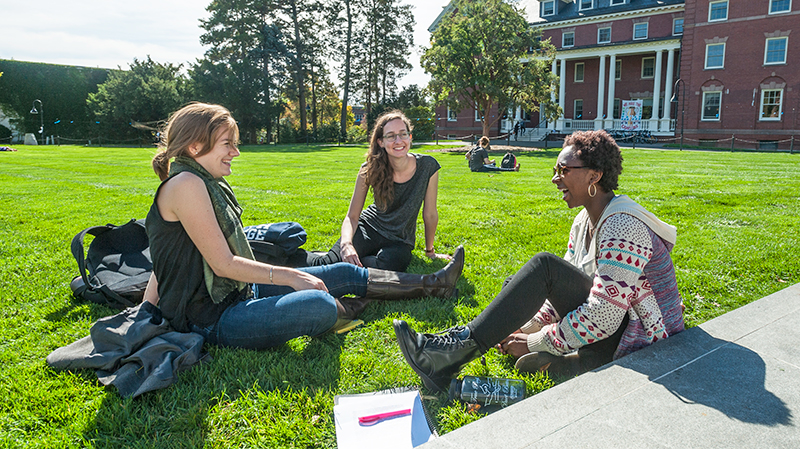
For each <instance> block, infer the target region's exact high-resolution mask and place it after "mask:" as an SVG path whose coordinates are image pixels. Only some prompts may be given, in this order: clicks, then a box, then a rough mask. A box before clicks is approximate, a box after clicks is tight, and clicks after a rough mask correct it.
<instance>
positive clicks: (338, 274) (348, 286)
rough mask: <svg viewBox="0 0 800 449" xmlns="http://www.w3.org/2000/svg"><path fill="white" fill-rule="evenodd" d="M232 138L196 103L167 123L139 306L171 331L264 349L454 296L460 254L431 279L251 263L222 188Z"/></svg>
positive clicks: (156, 165) (221, 113) (217, 109)
mask: <svg viewBox="0 0 800 449" xmlns="http://www.w3.org/2000/svg"><path fill="white" fill-rule="evenodd" d="M238 139H239V129H238V127H237V126H236V122H235V121H234V119H233V117H231V114H230V112H228V110H227V109H225V108H224V107H222V106H218V105H210V104H203V103H193V104H190V105H188V106H185V107H183V108H181V109H180V110H179V111H177V112H175V113H174V114H173V115H172V116H171V117H170V119H169V122H168V124H167V127H166V130H165V132H164V133H163V141H162V149H161V151H160V152H159V153H158V154H156V156H155V157H154V158H153V169H154V170H155V172H156V174H158V176H159V178H161V180H162V182H161V185H160V186H159V187H158V190H157V191H156V194H155V198H154V201H153V205H152V206H151V207H150V211H149V213H148V214H147V220H146V227H147V235H148V238H149V240H150V254H151V256H152V258H153V275H152V276H151V277H150V283H149V284H148V286H147V290H146V291H145V300H147V301H149V302H151V303H153V304H156V305H158V306H159V308H160V309H161V311H162V312H163V315H164V317H165V318H167V319H168V320H169V321H170V323H171V324H172V326H173V327H174V328H175V329H176V330H178V331H181V332H189V331H192V332H197V333H199V334H201V335H203V336H204V337H205V338H206V340H207V341H208V342H210V343H212V344H217V345H221V346H234V347H241V348H249V349H262V348H268V347H271V346H276V345H280V344H283V343H284V342H286V341H288V340H290V339H292V338H295V337H298V336H301V335H311V336H315V335H320V334H322V333H324V332H327V331H330V330H337V329H341V328H343V327H345V326H347V325H349V324H350V322H351V320H352V319H353V318H354V317H355V315H356V314H357V313H358V312H360V311H361V310H362V309H363V307H364V306H365V305H366V303H367V301H368V300H369V299H364V298H374V299H403V298H414V297H423V296H444V297H446V296H450V295H451V294H452V292H453V290H454V288H455V283H456V280H457V279H458V277H459V275H460V274H461V270H462V268H463V265H464V250H463V248H462V247H459V248H458V249H457V250H456V254H455V255H454V257H453V261H452V262H451V263H450V264H448V265H447V266H445V267H444V268H443V269H441V270H439V271H438V272H436V273H434V274H429V275H417V274H406V273H392V272H386V271H383V270H376V269H366V268H361V267H357V266H355V265H352V264H346V263H338V264H333V265H328V266H323V267H310V268H300V269H293V268H287V267H282V266H273V265H268V264H264V263H260V262H257V261H256V260H255V259H254V257H253V253H252V251H251V249H250V246H249V244H248V242H247V239H246V238H245V235H244V231H243V229H242V222H241V214H242V209H241V207H240V206H239V203H238V202H237V201H236V197H235V196H234V194H233V190H232V189H231V186H230V185H229V184H228V183H227V181H225V176H228V175H230V174H231V163H232V161H233V159H234V158H236V157H237V156H239V149H238V148H237V145H236V144H237V141H238ZM173 158H174V161H172V162H170V161H171V160H172V159H173ZM344 295H355V296H357V297H359V298H341V297H342V296H344ZM337 298H340V299H337Z"/></svg>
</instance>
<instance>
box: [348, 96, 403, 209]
mask: <svg viewBox="0 0 800 449" xmlns="http://www.w3.org/2000/svg"><path fill="white" fill-rule="evenodd" d="M397 119H400V120H402V121H403V123H405V125H406V130H407V131H408V133H409V134H411V131H412V130H413V129H414V127H413V126H411V121H410V120H409V119H408V117H406V115H405V114H403V112H402V111H400V110H398V109H395V110H392V111H388V112H384V113H383V114H381V116H380V117H378V120H377V121H376V122H375V128H373V129H372V138H371V139H370V141H369V151H368V152H367V163H366V165H365V166H364V168H362V169H361V173H362V174H363V175H364V179H365V180H366V182H367V186H369V187H372V197H373V198H374V199H375V205H376V206H378V208H379V209H381V210H386V208H387V207H389V204H391V202H392V200H393V199H394V169H393V168H392V164H390V163H389V155H388V154H387V153H386V149H384V148H383V147H381V146H380V144H379V143H378V139H382V138H383V127H384V126H386V124H387V123H389V122H391V121H392V120H397Z"/></svg>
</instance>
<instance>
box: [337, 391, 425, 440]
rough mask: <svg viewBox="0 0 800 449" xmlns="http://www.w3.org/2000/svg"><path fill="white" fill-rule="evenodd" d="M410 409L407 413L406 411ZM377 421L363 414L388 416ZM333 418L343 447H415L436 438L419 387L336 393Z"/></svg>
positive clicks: (338, 438)
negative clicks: (369, 420) (364, 420)
mask: <svg viewBox="0 0 800 449" xmlns="http://www.w3.org/2000/svg"><path fill="white" fill-rule="evenodd" d="M406 410H408V411H410V412H408V413H403V412H404V411H406ZM392 414H394V415H395V416H391V417H388V418H380V419H377V422H375V423H374V424H362V423H360V422H359V418H364V417H370V416H376V415H378V416H387V415H392ZM333 418H334V423H335V426H336V444H337V446H338V448H339V449H360V448H365V449H366V448H370V449H372V448H377V447H379V448H382V449H393V448H397V449H401V448H402V449H406V448H414V447H417V446H419V445H421V444H423V443H427V442H428V441H430V440H431V439H433V438H436V433H435V432H434V431H433V430H432V429H433V428H434V427H433V426H432V425H431V424H430V422H429V420H428V417H427V415H426V413H425V409H424V408H423V407H422V398H421V397H420V394H419V391H418V390H398V389H393V390H384V391H378V392H375V393H363V394H351V395H339V396H336V397H334V406H333Z"/></svg>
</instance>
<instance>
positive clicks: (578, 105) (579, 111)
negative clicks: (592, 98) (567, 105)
mask: <svg viewBox="0 0 800 449" xmlns="http://www.w3.org/2000/svg"><path fill="white" fill-rule="evenodd" d="M572 117H573V118H574V119H575V120H582V119H583V100H575V109H574V110H573V114H572Z"/></svg>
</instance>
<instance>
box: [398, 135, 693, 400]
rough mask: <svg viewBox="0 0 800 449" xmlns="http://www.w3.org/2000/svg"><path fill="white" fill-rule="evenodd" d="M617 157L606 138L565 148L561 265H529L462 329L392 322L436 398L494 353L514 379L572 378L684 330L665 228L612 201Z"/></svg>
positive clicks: (542, 260) (561, 159)
mask: <svg viewBox="0 0 800 449" xmlns="http://www.w3.org/2000/svg"><path fill="white" fill-rule="evenodd" d="M621 172H622V154H621V152H620V149H619V147H618V146H617V144H616V142H614V139H612V138H611V137H610V136H609V135H608V134H607V133H606V132H605V131H589V132H576V133H574V134H572V135H571V136H569V137H567V139H566V140H565V141H564V149H563V150H562V151H561V153H560V154H559V155H558V161H557V163H556V166H555V167H553V178H552V180H551V181H552V182H553V184H555V185H556V187H557V188H558V190H559V191H561V192H562V194H563V196H562V199H563V200H564V201H565V202H566V203H567V206H568V207H569V208H574V207H579V206H583V208H584V209H583V210H582V211H581V212H580V213H579V214H578V216H577V217H576V218H575V220H574V222H573V223H572V228H571V230H570V234H569V243H568V245H567V253H566V255H565V256H564V258H563V259H562V258H560V257H557V256H555V255H553V254H549V253H539V254H537V255H536V256H534V257H533V258H532V259H531V260H530V261H528V263H526V264H525V266H523V267H522V269H521V270H519V272H517V273H516V274H515V275H513V276H512V277H511V278H509V279H507V280H506V284H505V285H504V287H503V288H502V289H501V291H500V294H498V295H497V297H496V298H495V299H494V301H492V303H491V304H489V306H488V307H487V308H486V309H485V310H484V311H483V312H481V313H480V315H478V317H476V318H475V319H474V320H472V321H471V322H470V323H469V324H467V325H466V326H458V327H455V328H451V329H448V330H446V331H444V332H442V333H439V334H422V333H416V332H414V331H413V330H412V329H411V328H410V327H409V326H408V324H407V323H406V322H405V321H400V320H395V321H394V329H395V334H396V336H397V339H398V342H399V344H400V349H401V350H402V352H403V355H404V356H405V358H406V361H408V363H409V364H410V365H411V367H412V368H413V369H414V371H416V372H417V374H419V376H420V377H422V379H423V381H424V382H425V385H426V386H427V387H428V388H431V389H433V390H442V389H444V388H445V387H446V386H447V385H448V384H449V382H450V378H451V377H452V376H455V375H456V374H457V373H458V372H459V370H460V369H461V367H462V366H463V365H464V364H466V363H468V362H470V361H471V360H473V359H475V358H476V357H478V356H480V355H481V354H482V353H484V352H486V351H488V350H489V349H490V348H492V347H495V346H496V347H497V348H498V349H499V350H500V351H501V352H503V353H505V354H511V355H513V356H515V357H519V359H518V360H517V365H516V366H517V368H518V369H519V370H520V371H535V370H540V369H548V370H549V371H550V373H551V374H553V373H558V374H568V375H574V374H577V373H580V372H584V371H588V370H591V369H594V368H597V367H599V366H601V365H603V364H605V363H608V362H610V361H612V360H614V359H617V358H619V357H622V356H624V355H627V354H630V353H631V352H634V351H636V350H638V349H640V348H643V347H645V346H648V345H650V344H652V343H654V342H656V341H657V340H660V339H663V338H667V337H669V336H670V335H673V334H675V333H678V332H680V331H682V330H683V312H682V305H681V303H682V302H681V297H680V295H679V293H678V287H677V283H676V281H675V270H674V268H673V266H672V260H671V259H670V256H669V253H670V251H671V250H672V247H673V245H674V244H675V238H676V231H675V227H673V226H670V225H668V224H666V223H664V222H662V221H661V220H659V219H658V218H656V216H654V215H653V214H652V213H650V212H649V211H647V210H646V209H644V208H643V207H642V206H640V205H638V204H637V203H635V202H634V201H633V200H631V199H630V198H628V197H627V196H625V195H615V194H614V189H615V188H617V178H618V176H619V174H620V173H621Z"/></svg>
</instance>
